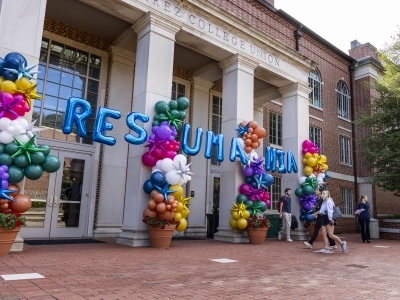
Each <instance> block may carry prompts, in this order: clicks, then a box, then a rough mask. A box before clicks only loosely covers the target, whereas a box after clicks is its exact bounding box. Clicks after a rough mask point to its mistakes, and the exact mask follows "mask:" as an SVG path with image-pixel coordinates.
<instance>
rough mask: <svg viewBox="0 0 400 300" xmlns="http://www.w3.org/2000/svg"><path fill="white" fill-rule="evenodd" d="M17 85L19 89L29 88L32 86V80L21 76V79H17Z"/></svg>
mask: <svg viewBox="0 0 400 300" xmlns="http://www.w3.org/2000/svg"><path fill="white" fill-rule="evenodd" d="M15 85H16V86H17V88H18V89H20V90H27V89H29V88H30V87H31V85H32V84H31V82H30V81H29V79H28V78H26V77H21V79H18V80H16V81H15Z"/></svg>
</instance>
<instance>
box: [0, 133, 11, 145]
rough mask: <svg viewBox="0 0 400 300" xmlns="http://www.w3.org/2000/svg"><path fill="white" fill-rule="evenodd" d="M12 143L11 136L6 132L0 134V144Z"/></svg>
mask: <svg viewBox="0 0 400 300" xmlns="http://www.w3.org/2000/svg"><path fill="white" fill-rule="evenodd" d="M12 141H14V139H13V136H12V134H11V133H9V132H8V131H2V132H0V143H3V144H9V143H11V142H12Z"/></svg>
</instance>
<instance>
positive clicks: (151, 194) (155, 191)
mask: <svg viewBox="0 0 400 300" xmlns="http://www.w3.org/2000/svg"><path fill="white" fill-rule="evenodd" d="M157 193H158V191H157V190H152V191H151V193H150V197H151V198H154V195H155V194H157Z"/></svg>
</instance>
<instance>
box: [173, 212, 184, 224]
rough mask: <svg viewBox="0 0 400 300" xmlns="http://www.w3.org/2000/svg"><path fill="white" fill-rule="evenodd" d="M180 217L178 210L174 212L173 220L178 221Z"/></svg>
mask: <svg viewBox="0 0 400 300" xmlns="http://www.w3.org/2000/svg"><path fill="white" fill-rule="evenodd" d="M181 219H182V215H181V213H179V212H175V213H174V220H175V222H179V221H180V220H181Z"/></svg>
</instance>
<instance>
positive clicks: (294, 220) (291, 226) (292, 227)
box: [290, 215, 299, 230]
mask: <svg viewBox="0 0 400 300" xmlns="http://www.w3.org/2000/svg"><path fill="white" fill-rule="evenodd" d="M298 227H299V222H297V218H296V216H295V215H292V224H290V229H292V230H295V229H296V228H298Z"/></svg>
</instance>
